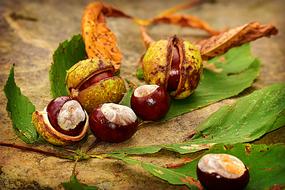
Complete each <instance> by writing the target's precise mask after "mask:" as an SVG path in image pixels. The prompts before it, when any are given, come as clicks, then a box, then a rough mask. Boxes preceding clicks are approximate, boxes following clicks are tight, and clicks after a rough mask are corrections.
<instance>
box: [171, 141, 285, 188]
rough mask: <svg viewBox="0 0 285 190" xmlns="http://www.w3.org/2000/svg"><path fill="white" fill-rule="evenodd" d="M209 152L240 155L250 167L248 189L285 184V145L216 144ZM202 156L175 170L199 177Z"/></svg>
mask: <svg viewBox="0 0 285 190" xmlns="http://www.w3.org/2000/svg"><path fill="white" fill-rule="evenodd" d="M208 153H227V154H231V155H234V156H236V157H238V158H239V159H240V160H242V161H243V162H244V164H245V165H246V166H247V167H248V168H249V174H250V180H249V184H248V185H247V188H246V189H271V187H273V186H274V185H279V186H283V187H284V185H285V180H284V176H285V165H284V158H285V145H284V144H276V145H270V146H267V145H254V144H252V145H250V144H236V145H231V146H224V145H216V146H214V147H212V148H211V149H210V150H209V151H206V152H205V153H204V154H208ZM204 154H203V155H204ZM199 159H200V157H198V158H197V159H195V160H194V161H192V162H189V163H187V164H185V165H184V166H182V167H180V168H176V169H172V170H173V171H175V172H177V173H179V174H184V175H188V176H192V177H193V178H195V179H197V176H196V167H197V163H198V161H199Z"/></svg>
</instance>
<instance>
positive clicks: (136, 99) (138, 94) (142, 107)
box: [131, 85, 170, 121]
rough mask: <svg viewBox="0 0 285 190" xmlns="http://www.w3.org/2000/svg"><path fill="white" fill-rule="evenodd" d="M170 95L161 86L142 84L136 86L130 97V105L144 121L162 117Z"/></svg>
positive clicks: (167, 107) (166, 109)
mask: <svg viewBox="0 0 285 190" xmlns="http://www.w3.org/2000/svg"><path fill="white" fill-rule="evenodd" d="M169 106H170V97H169V95H168V93H167V91H166V89H164V88H163V87H161V86H158V85H142V86H139V87H137V88H136V89H135V90H134V92H133V94H132V97H131V107H132V109H133V110H134V112H135V113H136V115H137V116H138V117H140V118H141V119H143V120H145V121H156V120H159V119H161V118H163V117H164V116H165V115H166V113H167V112H168V110H169Z"/></svg>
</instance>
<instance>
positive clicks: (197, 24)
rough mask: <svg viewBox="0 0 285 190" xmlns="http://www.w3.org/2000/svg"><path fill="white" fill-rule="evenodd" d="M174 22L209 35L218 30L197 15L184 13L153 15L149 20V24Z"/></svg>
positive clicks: (216, 32) (214, 33)
mask: <svg viewBox="0 0 285 190" xmlns="http://www.w3.org/2000/svg"><path fill="white" fill-rule="evenodd" d="M159 23H164V24H174V25H179V26H182V27H192V28H197V29H201V30H204V31H206V32H207V33H208V34H210V35H216V34H219V33H220V32H219V31H217V30H215V29H213V28H212V27H210V26H209V24H208V23H207V22H205V21H203V20H201V19H199V18H198V17H195V16H192V15H184V14H173V15H164V16H159V17H155V18H153V19H152V20H151V24H159Z"/></svg>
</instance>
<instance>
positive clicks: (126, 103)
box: [120, 87, 134, 107]
mask: <svg viewBox="0 0 285 190" xmlns="http://www.w3.org/2000/svg"><path fill="white" fill-rule="evenodd" d="M133 92H134V89H133V88H132V87H130V88H129V89H128V91H127V92H126V94H125V95H124V97H123V98H122V100H121V102H120V104H121V105H124V106H128V107H131V97H132V94H133Z"/></svg>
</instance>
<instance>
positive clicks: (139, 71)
mask: <svg viewBox="0 0 285 190" xmlns="http://www.w3.org/2000/svg"><path fill="white" fill-rule="evenodd" d="M137 78H138V79H139V80H144V76H143V69H142V67H141V66H140V67H138V68H137Z"/></svg>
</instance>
